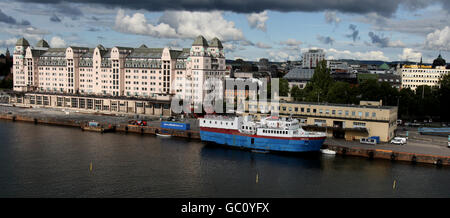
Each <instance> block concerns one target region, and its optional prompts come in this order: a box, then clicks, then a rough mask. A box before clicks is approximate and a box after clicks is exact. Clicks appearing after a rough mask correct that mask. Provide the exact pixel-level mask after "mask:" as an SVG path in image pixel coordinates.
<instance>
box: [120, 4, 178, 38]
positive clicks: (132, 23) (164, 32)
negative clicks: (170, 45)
mask: <svg viewBox="0 0 450 218" xmlns="http://www.w3.org/2000/svg"><path fill="white" fill-rule="evenodd" d="M115 28H116V30H118V31H121V32H125V33H134V34H139V35H150V36H154V37H158V38H161V37H167V38H175V37H176V36H177V35H176V32H175V30H174V29H173V28H171V27H170V26H169V25H167V24H165V23H161V24H158V25H156V26H155V25H152V24H149V23H147V19H146V18H145V16H144V14H142V13H135V14H133V16H129V15H125V12H124V11H123V10H122V9H120V10H119V11H118V12H117V16H116V23H115Z"/></svg>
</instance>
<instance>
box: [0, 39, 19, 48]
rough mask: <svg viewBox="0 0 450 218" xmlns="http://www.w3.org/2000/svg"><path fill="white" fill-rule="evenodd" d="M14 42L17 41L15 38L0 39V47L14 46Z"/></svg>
mask: <svg viewBox="0 0 450 218" xmlns="http://www.w3.org/2000/svg"><path fill="white" fill-rule="evenodd" d="M16 42H17V38H11V39H5V40H0V47H8V46H14V45H15V44H16Z"/></svg>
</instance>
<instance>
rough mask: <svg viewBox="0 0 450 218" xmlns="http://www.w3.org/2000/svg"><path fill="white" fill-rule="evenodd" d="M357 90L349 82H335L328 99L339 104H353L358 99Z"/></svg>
mask: <svg viewBox="0 0 450 218" xmlns="http://www.w3.org/2000/svg"><path fill="white" fill-rule="evenodd" d="M356 93H357V92H355V90H354V89H353V88H352V87H351V86H350V84H349V83H347V82H335V83H333V85H331V87H330V89H329V90H328V94H327V101H328V102H330V103H337V104H352V103H354V102H355V101H356Z"/></svg>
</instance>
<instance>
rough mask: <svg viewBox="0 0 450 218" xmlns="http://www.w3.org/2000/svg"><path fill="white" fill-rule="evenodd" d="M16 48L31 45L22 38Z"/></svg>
mask: <svg viewBox="0 0 450 218" xmlns="http://www.w3.org/2000/svg"><path fill="white" fill-rule="evenodd" d="M16 46H30V43H28V41H27V40H26V39H25V38H20V39H19V40H17V42H16Z"/></svg>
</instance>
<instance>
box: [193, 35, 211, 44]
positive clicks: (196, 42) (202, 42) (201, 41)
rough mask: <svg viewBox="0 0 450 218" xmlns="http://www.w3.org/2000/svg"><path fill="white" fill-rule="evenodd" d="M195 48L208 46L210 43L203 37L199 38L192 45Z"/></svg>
mask: <svg viewBox="0 0 450 218" xmlns="http://www.w3.org/2000/svg"><path fill="white" fill-rule="evenodd" d="M192 45H193V46H208V41H206V39H205V38H204V37H203V36H201V35H200V36H197V38H195V40H194V43H192Z"/></svg>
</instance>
